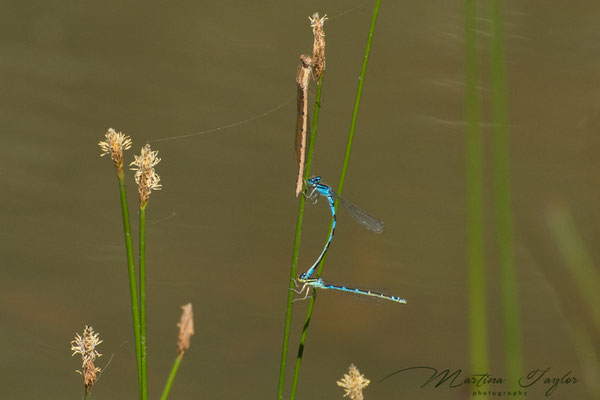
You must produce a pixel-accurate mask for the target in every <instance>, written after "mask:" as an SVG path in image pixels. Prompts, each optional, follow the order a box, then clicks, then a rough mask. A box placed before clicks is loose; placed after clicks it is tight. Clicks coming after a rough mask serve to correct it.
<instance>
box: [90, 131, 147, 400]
mask: <svg viewBox="0 0 600 400" xmlns="http://www.w3.org/2000/svg"><path fill="white" fill-rule="evenodd" d="M105 138H106V140H105V141H101V142H99V143H98V145H99V146H100V148H101V149H102V154H101V156H104V155H107V154H110V157H111V159H112V160H113V162H114V164H115V167H116V169H117V179H118V180H119V194H120V199H121V215H122V218H123V233H124V235H125V251H126V253H127V269H128V275H129V293H130V297H131V314H132V319H133V336H134V338H135V354H136V360H137V368H138V382H139V389H140V398H141V396H142V345H141V339H140V311H139V308H138V295H137V284H136V281H135V264H134V261H133V246H132V244H131V225H130V223H129V211H128V208H127V192H126V190H125V171H124V170H123V150H129V149H130V148H131V139H130V138H129V137H128V136H126V135H124V134H123V133H121V132H119V133H117V132H116V131H115V130H114V129H112V128H111V129H109V130H108V132H106V135H105Z"/></svg>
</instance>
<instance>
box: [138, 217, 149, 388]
mask: <svg viewBox="0 0 600 400" xmlns="http://www.w3.org/2000/svg"><path fill="white" fill-rule="evenodd" d="M139 256H140V262H139V266H140V345H141V371H142V400H147V399H148V366H147V354H148V351H147V341H146V206H140V255H139Z"/></svg>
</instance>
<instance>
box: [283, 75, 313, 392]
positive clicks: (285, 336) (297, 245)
mask: <svg viewBox="0 0 600 400" xmlns="http://www.w3.org/2000/svg"><path fill="white" fill-rule="evenodd" d="M322 91H323V76H321V79H319V81H318V82H317V95H316V99H315V111H314V114H313V123H312V128H311V132H310V144H309V147H308V153H307V155H306V163H305V166H304V178H305V179H306V178H307V177H308V176H309V175H310V168H311V165H312V158H313V154H314V149H315V142H316V138H317V127H318V125H319V111H320V110H321V93H322ZM305 204H306V199H305V198H304V196H300V201H299V204H298V217H297V219H296V235H295V238H294V250H293V255H292V267H291V268H290V282H289V288H288V289H289V290H288V300H287V307H286V313H285V322H284V328H283V343H282V346H281V365H280V369H279V386H278V389H277V399H279V400H281V399H283V388H284V384H285V366H286V363H287V354H288V347H289V339H290V324H291V321H292V303H293V301H294V292H293V291H292V289H294V288H295V283H294V282H295V281H294V280H295V279H296V274H297V270H298V254H299V251H300V236H301V235H302V220H303V217H304V205H305ZM291 396H292V397H291V398H292V399H293V398H294V397H293V396H294V394H293V393H292V395H291Z"/></svg>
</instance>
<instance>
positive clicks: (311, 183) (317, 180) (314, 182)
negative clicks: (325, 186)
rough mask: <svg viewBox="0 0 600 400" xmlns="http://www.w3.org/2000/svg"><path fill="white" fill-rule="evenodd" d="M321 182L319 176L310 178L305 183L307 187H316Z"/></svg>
mask: <svg viewBox="0 0 600 400" xmlns="http://www.w3.org/2000/svg"><path fill="white" fill-rule="evenodd" d="M320 182H321V177H320V176H313V177H312V178H310V179H309V180H308V181H306V184H307V185H308V186H316V185H318V184H319V183H320Z"/></svg>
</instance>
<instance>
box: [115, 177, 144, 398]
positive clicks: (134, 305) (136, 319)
mask: <svg viewBox="0 0 600 400" xmlns="http://www.w3.org/2000/svg"><path fill="white" fill-rule="evenodd" d="M117 177H118V178H119V193H120V198H121V215H122V217H123V232H124V235H125V251H126V253H127V269H128V274H129V293H130V295H131V314H132V318H133V336H134V338H135V354H136V360H137V368H138V382H139V389H140V398H141V396H142V358H141V357H142V352H141V340H140V311H139V308H138V294H137V283H136V280H135V264H134V261H133V246H132V244H131V225H130V223H129V211H128V208H127V192H126V191H125V176H124V174H123V173H118V174H117Z"/></svg>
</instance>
